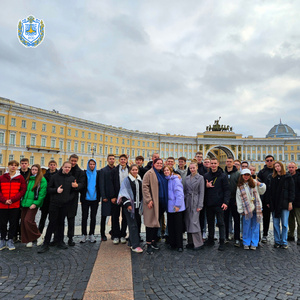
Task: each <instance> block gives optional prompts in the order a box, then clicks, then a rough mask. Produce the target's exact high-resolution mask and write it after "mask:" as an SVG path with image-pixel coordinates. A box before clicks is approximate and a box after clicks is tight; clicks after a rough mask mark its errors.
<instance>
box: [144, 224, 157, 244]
mask: <svg viewBox="0 0 300 300" xmlns="http://www.w3.org/2000/svg"><path fill="white" fill-rule="evenodd" d="M157 231H158V227H146V242H147V243H151V242H152V241H155V240H156V238H157Z"/></svg>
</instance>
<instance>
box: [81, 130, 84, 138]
mask: <svg viewBox="0 0 300 300" xmlns="http://www.w3.org/2000/svg"><path fill="white" fill-rule="evenodd" d="M81 138H82V139H83V138H84V131H82V132H81Z"/></svg>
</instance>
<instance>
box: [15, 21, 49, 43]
mask: <svg viewBox="0 0 300 300" xmlns="http://www.w3.org/2000/svg"><path fill="white" fill-rule="evenodd" d="M44 36H45V24H44V22H43V20H39V19H36V18H35V17H34V16H29V17H28V18H27V19H23V20H19V25H18V37H19V41H20V43H21V44H22V45H24V46H25V47H27V48H30V47H33V48H35V47H37V46H38V45H39V44H41V43H42V41H43V38H44Z"/></svg>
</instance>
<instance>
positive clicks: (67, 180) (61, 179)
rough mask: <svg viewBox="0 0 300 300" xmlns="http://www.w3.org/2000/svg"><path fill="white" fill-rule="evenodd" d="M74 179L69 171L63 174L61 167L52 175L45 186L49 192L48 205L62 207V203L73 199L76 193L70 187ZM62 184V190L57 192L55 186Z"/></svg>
mask: <svg viewBox="0 0 300 300" xmlns="http://www.w3.org/2000/svg"><path fill="white" fill-rule="evenodd" d="M74 180H75V177H73V176H72V175H71V174H70V173H68V174H64V173H63V172H62V169H60V170H59V171H58V173H57V174H55V175H53V176H52V177H51V179H50V183H49V185H48V188H47V192H48V193H49V194H50V205H55V206H58V207H62V206H63V205H65V204H67V203H69V202H71V201H74V197H75V195H76V193H75V190H74V189H73V188H72V182H73V181H74ZM60 186H62V188H63V192H62V193H61V194H59V193H58V192H57V188H58V187H60Z"/></svg>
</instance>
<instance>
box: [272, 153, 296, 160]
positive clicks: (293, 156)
mask: <svg viewBox="0 0 300 300" xmlns="http://www.w3.org/2000/svg"><path fill="white" fill-rule="evenodd" d="M274 158H275V156H274ZM275 160H276V159H275ZM291 160H295V154H291Z"/></svg>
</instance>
